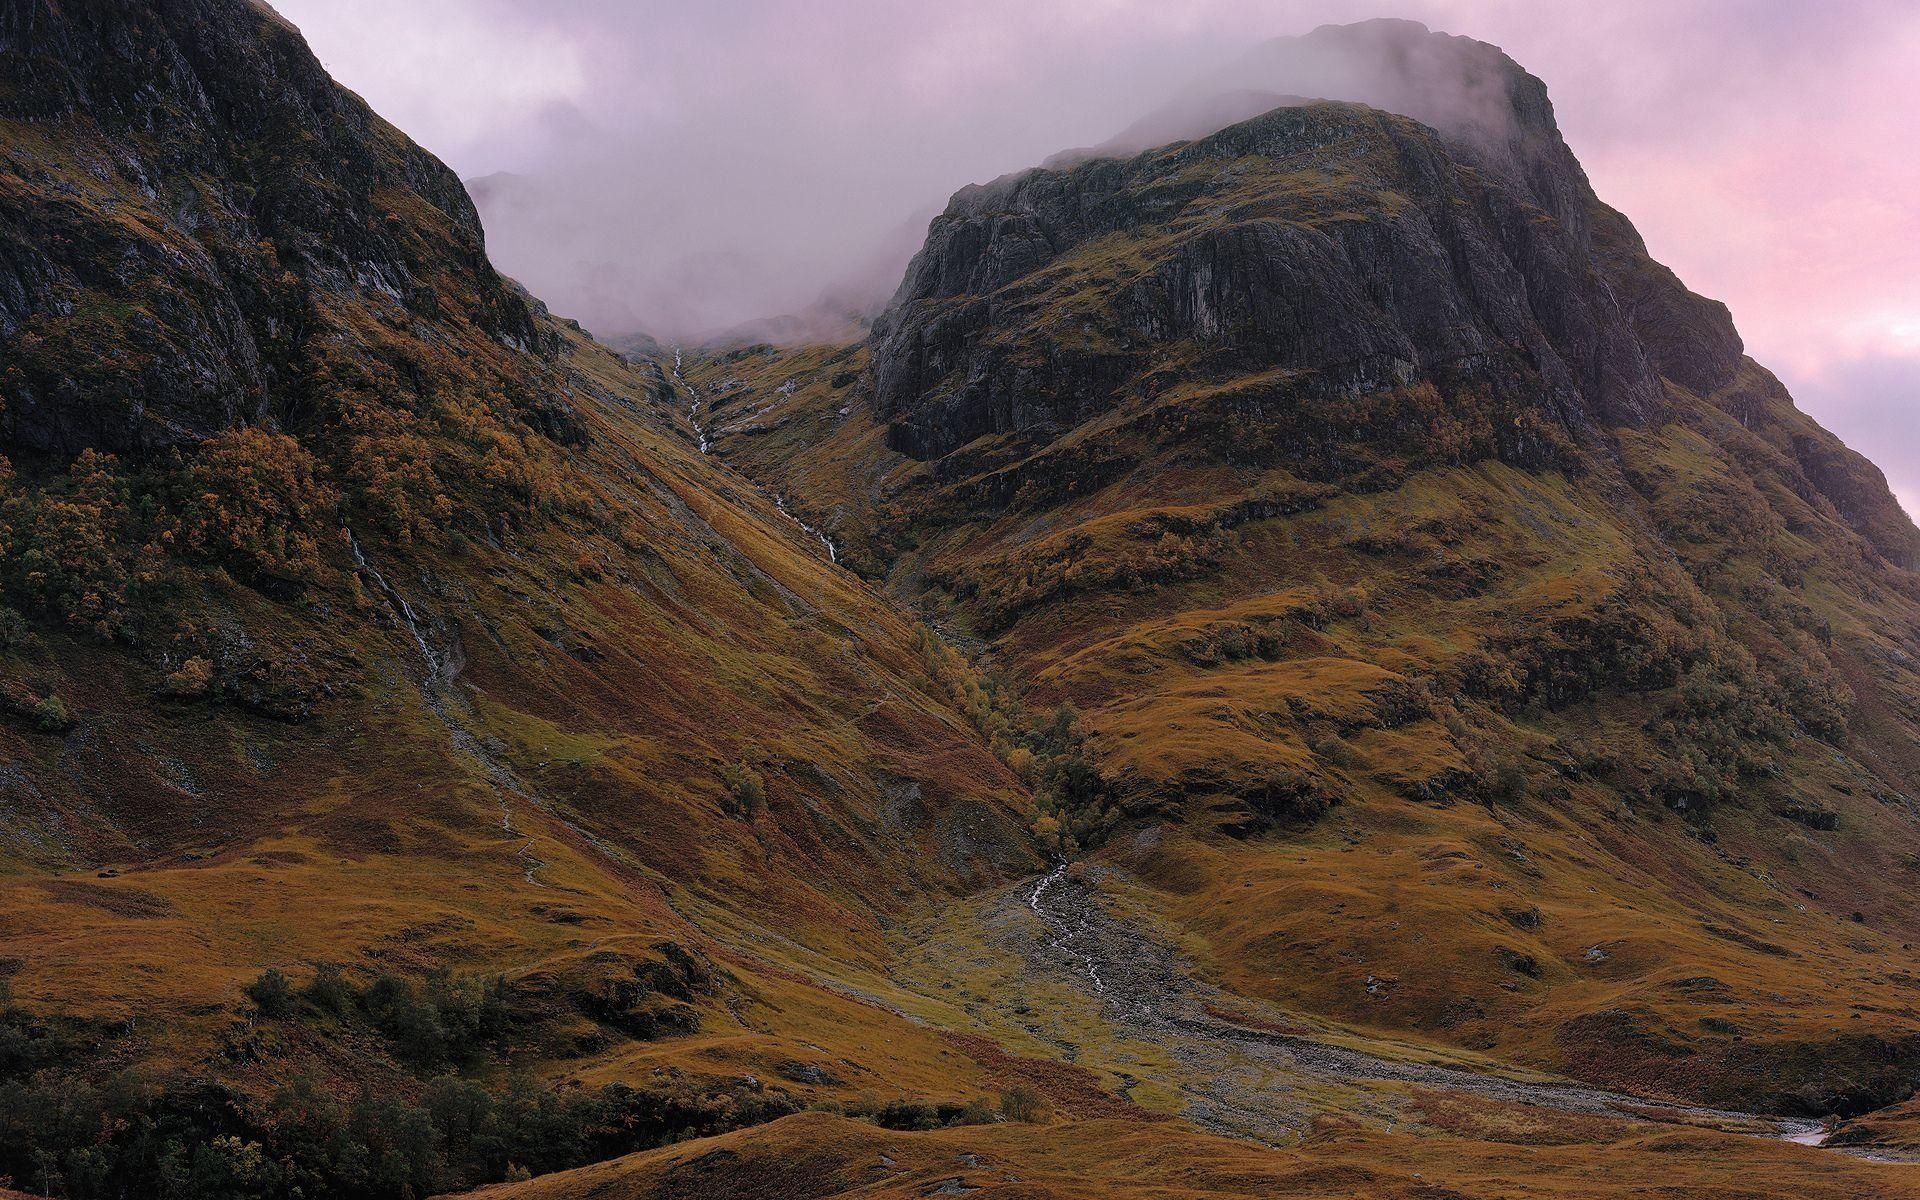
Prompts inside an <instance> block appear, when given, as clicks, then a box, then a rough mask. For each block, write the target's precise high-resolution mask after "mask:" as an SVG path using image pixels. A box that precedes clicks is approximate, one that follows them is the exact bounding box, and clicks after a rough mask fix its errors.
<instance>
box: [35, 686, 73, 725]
mask: <svg viewBox="0 0 1920 1200" xmlns="http://www.w3.org/2000/svg"><path fill="white" fill-rule="evenodd" d="M33 724H34V727H35V728H36V729H38V730H39V731H40V732H41V733H65V732H66V731H67V730H69V729H72V728H73V717H72V715H71V714H69V713H68V712H67V706H66V704H65V702H64V701H62V700H61V699H60V697H58V696H56V695H54V694H53V693H51V692H49V693H47V697H46V699H44V700H42V701H40V703H38V704H36V705H34V708H33Z"/></svg>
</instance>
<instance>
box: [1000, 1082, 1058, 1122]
mask: <svg viewBox="0 0 1920 1200" xmlns="http://www.w3.org/2000/svg"><path fill="white" fill-rule="evenodd" d="M1048 1110H1049V1106H1048V1104H1047V1101H1046V1098H1045V1097H1043V1096H1041V1095H1040V1093H1039V1092H1036V1091H1034V1090H1033V1089H1032V1088H1030V1087H1028V1086H1027V1085H1026V1084H1024V1083H1016V1084H1014V1085H1013V1086H1012V1087H1010V1088H1008V1089H1007V1090H1006V1091H1004V1092H1002V1093H1000V1114H1001V1115H1002V1116H1004V1117H1005V1118H1006V1119H1007V1120H1009V1121H1024V1122H1026V1123H1027V1124H1030V1125H1038V1124H1040V1123H1042V1122H1044V1121H1045V1120H1046V1119H1047V1114H1048Z"/></svg>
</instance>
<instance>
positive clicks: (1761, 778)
mask: <svg viewBox="0 0 1920 1200" xmlns="http://www.w3.org/2000/svg"><path fill="white" fill-rule="evenodd" d="M1383 34H1384V35H1386V36H1387V37H1388V39H1389V41H1390V42H1391V43H1392V44H1396V45H1399V44H1402V43H1404V48H1408V51H1409V53H1411V52H1412V51H1413V50H1417V49H1418V48H1420V47H1428V48H1429V49H1430V50H1431V57H1433V58H1434V59H1435V61H1438V62H1442V63H1444V62H1446V61H1450V60H1449V59H1448V58H1447V56H1448V55H1460V56H1465V59H1466V61H1468V62H1470V63H1471V64H1472V70H1473V71H1474V72H1484V71H1486V70H1492V69H1494V68H1497V69H1498V71H1499V72H1501V74H1499V75H1498V81H1500V82H1501V83H1502V85H1503V86H1504V87H1505V88H1506V89H1507V91H1506V94H1507V95H1509V96H1511V97H1514V101H1513V103H1514V112H1513V120H1514V121H1515V122H1516V124H1515V125H1514V126H1513V128H1514V129H1518V130H1520V131H1521V132H1520V133H1518V134H1515V135H1514V136H1512V137H1508V138H1506V139H1505V140H1504V141H1502V140H1497V139H1490V138H1489V137H1488V136H1486V131H1487V129H1489V128H1491V126H1487V125H1486V124H1485V123H1484V122H1482V123H1480V124H1476V125H1472V126H1471V127H1466V126H1463V127H1461V128H1459V129H1456V128H1453V127H1451V126H1447V125H1445V123H1444V122H1443V123H1441V124H1434V123H1433V120H1434V119H1437V118H1434V119H1429V118H1428V117H1422V116H1421V114H1419V113H1415V114H1413V115H1412V116H1411V117H1410V116H1407V115H1398V116H1396V115H1392V114H1390V113H1389V112H1387V111H1384V110H1382V109H1380V108H1378V107H1367V106H1365V105H1363V104H1357V103H1352V102H1340V103H1324V102H1308V103H1292V104H1288V105H1284V106H1281V107H1279V108H1277V109H1274V110H1272V111H1264V110H1263V111H1262V112H1260V113H1256V114H1242V113H1238V112H1234V111H1232V106H1231V104H1229V105H1227V106H1226V107H1224V108H1221V107H1216V108H1214V109H1213V110H1212V111H1215V112H1225V113H1228V114H1229V115H1228V117H1227V119H1230V120H1231V119H1233V118H1235V117H1240V116H1247V117H1249V118H1250V119H1246V120H1239V121H1237V122H1236V123H1234V124H1232V125H1229V126H1226V127H1222V128H1219V129H1217V130H1206V131H1196V132H1198V133H1199V136H1197V137H1196V138H1195V140H1191V141H1186V142H1181V143H1179V144H1175V145H1168V146H1162V147H1159V148H1146V149H1142V150H1140V151H1138V152H1133V151H1125V152H1122V151H1118V150H1116V151H1112V152H1106V151H1102V152H1097V153H1094V154H1091V155H1082V156H1077V157H1075V158H1073V159H1070V160H1062V163H1061V165H1059V166H1057V167H1054V168H1049V169H1045V170H1041V171H1037V172H1030V173H1027V174H1025V175H1022V176H1017V177H1013V178H1010V179H1007V180H1002V181H998V182H996V183H994V184H991V185H988V186H987V187H984V188H979V189H969V190H968V191H966V192H963V193H962V194H961V195H960V196H958V197H956V198H955V200H954V202H953V203H952V204H951V205H950V206H949V208H948V209H947V211H946V212H945V213H943V214H942V215H941V216H939V217H938V218H936V219H935V220H934V221H933V224H932V227H931V229H930V231H929V236H928V240H927V243H926V245H925V246H924V247H923V249H922V250H921V252H920V254H919V255H918V256H917V257H916V258H915V260H914V263H913V265H912V266H911V267H910V268H909V269H908V271H907V274H906V278H905V281H904V283H903V284H902V286H901V289H900V291H899V293H898V295H897V296H896V297H895V299H894V301H893V303H892V304H891V305H890V306H889V308H888V310H887V312H886V313H885V314H884V315H883V316H882V317H881V318H880V319H879V320H878V321H877V322H876V323H875V325H874V327H873V329H872V332H871V334H870V335H869V336H867V337H865V338H862V339H860V340H857V341H849V342H842V343H837V344H813V345H797V346H789V347H784V348H779V349H775V348H772V347H768V346H746V347H742V346H738V345H730V346H727V347H723V348H714V349H711V350H708V351H702V352H698V353H696V352H692V351H690V350H687V349H679V350H676V349H674V348H673V347H671V346H663V345H662V344H661V343H659V342H657V341H654V340H652V339H647V338H644V337H637V338H634V339H631V340H629V341H627V342H624V343H623V344H622V350H623V351H624V355H623V354H616V353H615V352H614V351H612V350H610V349H608V348H606V347H604V346H602V345H600V344H599V343H597V342H595V341H593V340H592V339H591V338H590V337H589V336H588V335H587V334H586V333H585V332H584V331H583V330H582V329H580V328H579V327H578V326H577V325H574V324H572V323H570V322H568V321H565V320H561V319H557V318H555V317H554V316H553V315H552V314H551V313H549V312H548V311H547V310H546V308H545V306H544V305H542V304H541V303H540V302H539V301H538V300H536V299H535V298H533V297H532V296H530V295H529V294H528V293H527V292H526V291H525V290H524V289H523V288H521V287H519V286H518V285H516V284H515V283H514V282H513V281H511V280H508V279H505V278H503V277H501V276H500V275H499V274H498V273H497V272H496V271H495V270H494V268H493V267H492V265H491V264H490V262H489V260H488V258H487V252H486V245H485V240H484V237H483V234H482V228H481V224H480V221H479V218H478V216H477V214H476V211H475V208H474V206H473V203H472V200H471V199H470V197H469V195H468V192H467V190H466V189H464V188H463V187H462V186H461V184H460V183H459V181H458V180H457V179H456V178H455V177H454V176H453V175H452V174H451V173H450V172H449V171H448V170H447V169H446V168H445V167H444V165H442V164H440V163H439V162H438V161H437V160H435V159H434V158H432V156H430V155H428V154H426V153H425V152H424V151H422V150H420V149H419V148H418V147H417V146H415V145H414V144H413V143H412V142H410V141H409V140H408V139H407V138H406V137H405V136H404V135H403V134H401V133H400V132H399V131H398V130H395V129H394V128H392V127H391V126H389V125H387V124H386V123H384V122H382V121H381V120H380V119H379V118H378V117H377V116H376V115H375V114H373V113H372V112H371V111H369V110H368V109H367V107H366V106H365V105H364V104H363V103H362V102H361V101H360V100H359V99H357V98H356V97H354V96H352V95H351V94H349V93H347V92H345V91H344V90H342V89H341V88H339V87H338V86H337V85H336V84H334V83H333V82H332V81H331V80H330V79H329V78H328V77H327V76H326V74H325V72H324V71H323V70H322V69H321V68H320V66H319V65H318V63H317V62H316V61H315V60H314V58H313V56H312V54H311V53H310V52H309V50H308V49H307V47H306V46H305V44H304V42H303V41H302V40H301V38H300V36H299V34H298V32H297V31H296V30H295V29H293V28H292V27H291V26H289V25H288V24H287V23H286V22H284V21H283V20H281V19H280V18H279V17H277V16H276V15H275V14H274V13H273V12H272V11H271V10H269V9H267V8H266V7H264V6H263V5H261V4H257V3H252V2H249V0H93V2H91V3H87V4H72V3H67V2H65V0H27V2H26V3H23V4H14V5H11V6H8V7H5V8H0V452H3V453H4V455H5V460H4V462H5V465H4V468H0V798H3V799H4V803H0V1189H4V1188H6V1187H9V1186H10V1187H14V1188H19V1189H23V1190H25V1191H30V1192H34V1193H38V1194H42V1195H53V1196H63V1197H73V1198H76V1200H91V1198H94V1197H109V1196H114V1197H118V1196H130V1195H143V1196H144V1195H158V1196H179V1197H196V1198H198V1197H220V1198H232V1200H241V1198H246V1200H253V1198H265V1197H273V1198H276V1200H287V1198H291V1197H296V1196H298V1197H304V1198H307V1200H314V1198H317V1197H342V1198H345V1197H354V1198H359V1197H380V1198H383V1200H384V1198H388V1197H392V1198H400V1197H419V1196H424V1195H429V1194H439V1193H444V1192H450V1191H457V1190H460V1189H464V1188H470V1187H476V1186H483V1185H484V1194H488V1195H493V1196H520V1195H525V1196H551V1197H575V1196H589V1195H595V1196H604V1195H615V1196H619V1195H631V1196H686V1197H706V1196H720V1195H725V1196H766V1197H773V1196H780V1197H789V1196H816V1197H818V1196H833V1195H848V1194H862V1195H893V1196H905V1195H914V1196H920V1195H959V1194H974V1193H976V1192H977V1193H981V1194H984V1195H995V1194H998V1195H1006V1196H1013V1195H1021V1196H1034V1197H1053V1196H1059V1197H1066V1196H1080V1195H1087V1194H1089V1193H1092V1192H1099V1193H1103V1194H1112V1195H1121V1196H1129V1195H1140V1196H1146V1195H1153V1196H1187V1197H1197V1196H1227V1195H1254V1194H1274V1193H1285V1194H1297V1195H1308V1196H1369V1197H1372V1196H1401V1197H1423V1198H1427V1197H1434V1196H1442V1195H1477V1194H1504V1195H1516V1196H1592V1197H1613V1196H1624V1195H1633V1194H1642V1193H1644V1192H1646V1191H1648V1190H1650V1189H1655V1188H1660V1189H1665V1190H1667V1191H1673V1192H1675V1193H1676V1194H1693V1195H1716V1194H1718V1195H1725V1194H1756V1190H1757V1194H1775V1195H1796V1196H1817V1197H1836V1198H1837V1197H1844V1196H1859V1195H1898V1194H1914V1191H1915V1185H1914V1184H1913V1183H1912V1182H1911V1181H1910V1180H1909V1178H1908V1175H1909V1173H1910V1171H1911V1168H1910V1167H1908V1166H1906V1165H1904V1164H1901V1163H1897V1162H1896V1163H1884V1162H1875V1161H1870V1160H1868V1159H1866V1158H1861V1157H1855V1156H1853V1155H1851V1154H1848V1153H1844V1152H1841V1151H1837V1150H1833V1149H1823V1148H1816V1147H1813V1146H1807V1145H1799V1144H1795V1141H1794V1140H1798V1141H1818V1140H1820V1139H1821V1138H1822V1137H1823V1136H1825V1134H1826V1133H1827V1132H1828V1130H1826V1129H1825V1128H1824V1126H1822V1125H1819V1124H1816V1120H1815V1119H1816V1118H1820V1119H1824V1118H1830V1117H1850V1116H1853V1115H1855V1114H1859V1113H1863V1112H1865V1111H1866V1110H1869V1109H1872V1110H1874V1111H1873V1112H1872V1113H1871V1114H1870V1115H1869V1116H1867V1117H1866V1118H1865V1119H1863V1120H1860V1121H1856V1122H1851V1123H1848V1124H1845V1125H1842V1126H1841V1127H1840V1128H1839V1130H1838V1131H1837V1132H1836V1133H1834V1137H1835V1139H1836V1140H1837V1141H1853V1142H1860V1143H1866V1144H1871V1145H1872V1146H1874V1147H1877V1150H1876V1152H1877V1153H1882V1154H1887V1155H1892V1156H1896V1157H1897V1156H1898V1155H1899V1154H1901V1153H1904V1152H1905V1150H1904V1148H1905V1147H1906V1146H1908V1145H1909V1144H1910V1142H1911V1140H1912V1139H1911V1135H1910V1134H1909V1133H1907V1132H1906V1128H1907V1126H1908V1125H1909V1124H1910V1117H1909V1110H1910V1109H1911V1107H1912V1105H1911V1102H1910V1100H1909V1099H1908V1098H1909V1097H1910V1096H1911V1093H1912V1091H1913V1088H1912V1084H1911V1078H1912V1074H1913V1066H1914V1058H1915V1055H1916V1053H1920V1043H1916V1041H1915V1039H1914V1037H1913V1035H1912V1033H1911V1031H1910V1024H1909V1022H1910V1017H1911V1009H1910V1007H1909V1000H1908V998H1907V996H1906V989H1908V988H1909V987H1910V986H1911V977H1910V974H1909V972H1908V970H1907V967H1906V965H1905V962H1906V958H1907V957H1908V956H1909V955H1908V952H1907V950H1906V946H1908V945H1910V944H1911V939H1912V936H1913V933H1912V927H1913V925H1914V914H1913V912H1912V905H1911V900H1910V899H1909V895H1910V893H1911V890H1912V889H1911V888H1909V887H1907V886H1906V881H1907V878H1908V876H1909V874H1910V873H1911V871H1912V870H1913V867H1914V861H1915V860H1914V859H1913V857H1912V855H1911V853H1910V852H1909V851H1908V850H1907V849H1906V847H1908V846H1909V845H1910V844H1911V838H1912V829H1911V822H1912V819H1913V817H1912V814H1911V812H1910V807H1911V801H1910V799H1909V796H1910V794H1911V792H1912V775H1913V772H1914V769H1915V763H1916V762H1917V761H1920V759H1916V757H1915V755H1914V753H1913V749H1914V730H1913V728H1912V724H1911V723H1912V721H1913V720H1914V717H1913V714H1914V712H1915V711H1916V709H1915V707H1914V703H1913V701H1914V696H1915V692H1914V680H1913V668H1912V656H1913V655H1914V654H1915V653H1920V640H1917V639H1916V628H1917V626H1916V621H1915V613H1916V605H1920V588H1917V587H1916V580H1915V576H1914V574H1913V565H1914V551H1915V547H1916V544H1920V535H1916V534H1915V532H1914V530H1913V528H1912V526H1911V525H1910V524H1908V523H1907V522H1906V520H1905V518H1904V517H1902V516H1901V515H1900V513H1899V510H1898V508H1897V507H1895V506H1893V505H1892V503H1891V500H1890V499H1889V498H1888V497H1887V496H1886V493H1885V487H1884V484H1883V483H1882V482H1881V481H1880V480H1879V478H1878V475H1877V473H1876V472H1874V471H1873V469H1872V468H1871V467H1870V466H1869V465H1867V464H1866V463H1865V461H1864V460H1861V459H1859V458H1858V457H1857V456H1854V455H1852V454H1851V452H1849V451H1847V450H1846V449H1845V448H1844V447H1842V446H1840V445H1839V443H1838V442H1836V441H1834V440H1833V439H1832V438H1831V437H1829V436H1828V435H1826V434H1824V433H1823V432H1822V431H1820V430H1819V429H1818V428H1817V427H1816V426H1815V425H1813V424H1812V423H1811V422H1810V421H1808V420H1807V419H1806V418H1805V417H1803V416H1801V415H1800V414H1798V413H1797V412H1796V411H1795V410H1794V409H1793V407H1792V404H1791V401H1790V400H1789V399H1788V398H1787V397H1786V395H1785V394H1784V392H1782V391H1781V390H1780V389H1779V387H1778V385H1777V384H1776V383H1774V382H1773V381H1772V379H1771V377H1769V376H1767V375H1766V374H1765V372H1764V371H1762V370H1761V369H1760V368H1759V367H1757V366H1756V365H1754V364H1752V363H1750V362H1747V361H1746V360H1745V359H1744V358H1742V357H1741V354H1740V349H1739V343H1738V339H1737V336H1736V335H1734V333H1733V331H1732V329H1731V326H1730V324H1728V322H1727V320H1726V316H1725V313H1724V311H1723V310H1721V309H1719V308H1718V307H1717V306H1715V305H1713V304H1711V302H1708V301H1704V300H1701V299H1699V298H1698V297H1694V296H1692V295H1691V294H1689V293H1687V292H1685V291H1684V289H1682V288H1681V287H1680V285H1679V284H1678V283H1677V282H1676V281H1675V280H1674V279H1673V278H1672V276H1671V275H1670V274H1669V273H1667V272H1665V271H1664V270H1663V269H1662V268H1660V267H1658V265H1657V264H1654V263H1652V262H1651V261H1650V260H1648V259H1647V258H1646V256H1645V253H1644V250H1643V249H1642V248H1641V247H1640V245H1639V242H1638V239H1637V238H1635V237H1634V236H1633V234H1632V230H1631V227H1630V226H1628V225H1627V224H1626V222H1625V220H1624V219H1623V218H1621V217H1619V216H1618V214H1614V213H1612V212H1611V211H1610V210H1607V209H1605V208H1604V206H1601V205H1600V204H1599V202H1598V201H1597V200H1594V199H1593V198H1592V195H1591V192H1590V190H1588V189H1587V188H1586V183H1585V180H1584V178H1582V177H1580V175H1579V173H1578V167H1577V165H1576V164H1574V163H1573V160H1572V156H1571V154H1570V152H1567V151H1566V150H1565V147H1564V145H1562V144H1561V143H1560V141H1559V139H1558V135H1557V133H1555V132H1553V128H1552V121H1551V108H1550V106H1547V105H1546V101H1545V93H1544V89H1542V88H1540V87H1539V86H1538V81H1534V80H1531V77H1529V76H1526V75H1525V74H1524V72H1521V71H1520V69H1519V68H1518V67H1517V66H1513V65H1512V64H1511V63H1509V62H1507V60H1505V59H1504V57H1500V56H1498V52H1497V51H1493V50H1492V49H1491V48H1490V47H1484V46H1481V45H1480V44H1478V43H1468V42H1464V41H1462V40H1459V39H1446V40H1435V39H1434V38H1433V36H1432V35H1427V34H1425V33H1424V31H1419V30H1417V29H1415V28H1413V27H1408V26H1403V25H1393V26H1388V27H1381V28H1372V27H1365V28H1362V29H1360V30H1358V31H1349V32H1340V31H1337V30H1336V31H1331V32H1328V31H1322V32H1321V33H1317V34H1315V35H1313V37H1315V38H1318V39H1322V40H1323V41H1324V40H1326V39H1334V40H1336V41H1338V40H1339V39H1344V38H1354V39H1359V41H1360V42H1361V43H1363V44H1371V43H1370V42H1369V41H1368V39H1378V38H1379V37H1381V36H1382V35H1383ZM1369 53H1371V51H1370V52H1369ZM1356 57H1357V58H1364V57H1365V54H1362V53H1360V52H1358V51H1356ZM1489 64H1491V66H1489ZM1389 65H1391V64H1389ZM1395 69H1399V68H1395ZM1232 87H1233V89H1234V90H1235V91H1236V92H1256V93H1271V94H1276V95H1278V94H1285V93H1287V92H1289V91H1298V90H1300V89H1299V88H1287V87H1286V86H1284V83H1283V82H1275V83H1271V84H1269V83H1266V82H1262V81H1259V80H1255V81H1253V82H1252V83H1247V82H1245V81H1240V80H1236V81H1233V82H1232ZM1183 103H1184V102H1183ZM1201 107H1203V108H1204V107H1206V106H1205V105H1202V106H1201ZM1429 116H1430V115H1429ZM1416 118H1418V119H1416ZM1182 119H1184V118H1182ZM1421 120H1426V121H1427V123H1425V124H1422V123H1420V122H1421ZM510 182H511V181H500V180H494V181H492V183H493V184H497V185H501V186H506V185H508V184H510ZM709 451H711V452H709ZM1903 939H1905V940H1903ZM1902 1102H1905V1103H1902ZM1789 1139H1794V1140H1789Z"/></svg>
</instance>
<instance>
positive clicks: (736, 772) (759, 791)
mask: <svg viewBox="0 0 1920 1200" xmlns="http://www.w3.org/2000/svg"><path fill="white" fill-rule="evenodd" d="M720 782H722V783H724V784H725V785H726V787H727V795H728V796H729V797H731V798H732V804H731V806H730V807H731V809H732V811H733V813H734V815H735V816H747V817H751V816H753V815H755V814H756V813H758V812H760V811H761V810H762V809H764V808H766V806H767V783H766V780H765V779H764V778H762V777H761V775H760V772H758V771H756V770H754V769H753V768H752V767H751V766H749V765H748V764H747V763H745V762H738V763H721V764H720Z"/></svg>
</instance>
